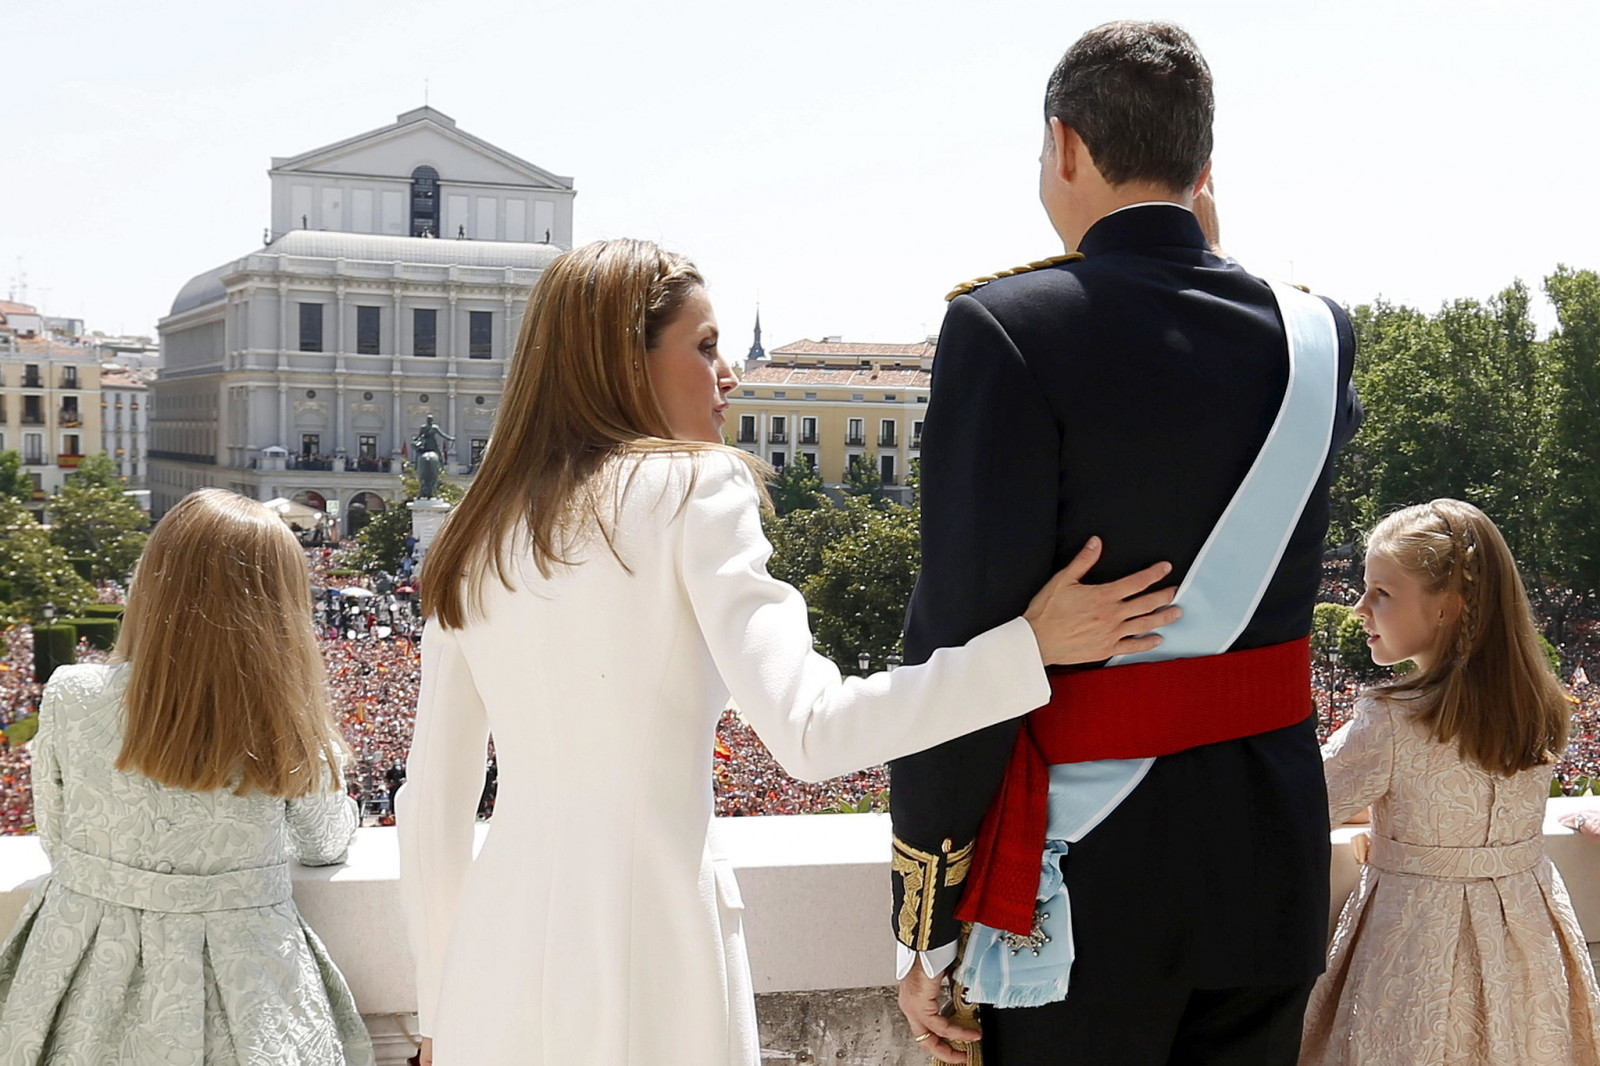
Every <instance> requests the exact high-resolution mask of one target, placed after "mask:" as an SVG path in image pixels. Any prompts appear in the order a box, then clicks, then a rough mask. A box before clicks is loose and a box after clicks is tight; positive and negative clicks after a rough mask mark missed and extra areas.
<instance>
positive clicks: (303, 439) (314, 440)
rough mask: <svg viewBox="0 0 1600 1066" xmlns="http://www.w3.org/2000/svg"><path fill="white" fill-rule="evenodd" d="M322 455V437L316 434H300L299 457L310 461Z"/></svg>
mask: <svg viewBox="0 0 1600 1066" xmlns="http://www.w3.org/2000/svg"><path fill="white" fill-rule="evenodd" d="M321 454H322V436H321V434H317V433H302V434H300V455H301V457H302V458H305V459H311V458H314V457H315V456H318V455H321Z"/></svg>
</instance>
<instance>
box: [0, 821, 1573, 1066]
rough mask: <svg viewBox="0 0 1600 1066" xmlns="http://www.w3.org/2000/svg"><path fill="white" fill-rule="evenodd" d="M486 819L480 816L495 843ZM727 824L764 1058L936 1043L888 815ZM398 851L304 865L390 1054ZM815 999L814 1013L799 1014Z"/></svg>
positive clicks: (918, 1060)
mask: <svg viewBox="0 0 1600 1066" xmlns="http://www.w3.org/2000/svg"><path fill="white" fill-rule="evenodd" d="M1594 805H1595V800H1594V799H1592V798H1588V799H1580V798H1577V797H1571V798H1568V797H1561V798H1557V799H1552V800H1550V802H1549V805H1548V807H1547V808H1546V814H1545V818H1546V820H1545V827H1544V832H1545V847H1546V849H1547V850H1548V852H1549V854H1550V857H1551V858H1552V859H1553V860H1554V861H1555V864H1556V866H1557V867H1558V868H1559V869H1560V871H1561V876H1562V879H1563V880H1565V881H1566V884H1567V888H1568V891H1569V892H1570V893H1571V896H1572V904H1573V908H1574V909H1575V910H1576V911H1577V916H1578V923H1579V925H1580V927H1581V928H1582V929H1583V930H1584V938H1585V940H1587V941H1589V943H1590V946H1591V952H1592V951H1593V950H1594V949H1595V947H1596V946H1600V945H1596V941H1600V847H1597V846H1596V844H1595V842H1594V841H1592V840H1587V839H1585V838H1583V837H1582V836H1580V835H1577V834H1574V833H1572V832H1571V831H1570V830H1567V829H1565V828H1562V827H1561V826H1560V825H1558V824H1557V823H1556V821H1555V818H1556V816H1557V815H1558V814H1560V813H1562V812H1564V811H1569V810H1575V809H1584V808H1587V807H1592V806H1594ZM1220 829H1221V827H1219V831H1220ZM486 830H487V826H486V825H479V827H478V834H479V835H478V840H479V843H480V844H481V842H482V839H483V834H484V833H485V831H486ZM1360 831H1361V830H1359V829H1356V828H1341V829H1336V830H1334V831H1333V833H1332V834H1331V839H1332V844H1333V863H1332V869H1331V879H1330V880H1331V884H1330V888H1331V889H1332V899H1331V901H1330V902H1331V908H1330V911H1329V922H1330V928H1331V925H1332V921H1333V919H1334V918H1336V917H1337V915H1338V911H1339V909H1340V907H1342V906H1343V904H1344V900H1345V899H1346V897H1348V896H1349V894H1350V893H1351V891H1353V890H1354V888H1355V886H1356V881H1357V879H1358V877H1359V876H1360V871H1361V867H1360V866H1358V865H1357V864H1356V861H1355V858H1354V856H1353V855H1352V854H1351V848H1350V840H1351V838H1352V837H1353V836H1355V835H1356V834H1357V833H1358V832H1360ZM712 833H713V835H714V840H715V846H716V847H717V848H718V850H719V851H720V852H721V853H722V854H724V855H726V856H727V858H728V859H729V861H730V862H731V863H732V865H733V867H734V870H735V874H736V876H737V878H738V883H739V891H740V895H741V896H742V898H743V902H744V911H743V912H742V921H743V927H744V933H745V941H746V947H747V948H748V950H749V954H750V972H751V978H752V981H753V983H754V986H755V991H756V1010H757V1014H758V1017H759V1021H760V1025H761V1030H762V1033H761V1046H762V1047H763V1048H764V1049H766V1051H767V1053H768V1057H767V1058H766V1059H764V1061H779V1062H836V1061H851V1062H873V1063H883V1064H885V1066H913V1064H915V1066H923V1064H925V1063H926V1062H927V1061H928V1059H927V1055H926V1053H921V1054H919V1051H920V1048H919V1047H918V1045H917V1044H915V1043H914V1042H913V1041H912V1040H911V1034H910V1032H909V1031H908V1030H907V1029H906V1026H905V1023H904V1021H902V1020H901V1019H900V1017H899V1014H898V1011H896V1010H895V1008H894V996H893V991H892V986H893V985H894V984H895V980H894V960H895V952H894V942H893V940H892V939H891V936H890V931H889V917H890V913H891V900H890V895H889V855H890V849H889V836H890V833H889V818H888V816H887V815H882V814H856V815H832V816H822V815H795V816H789V817H770V818H719V819H717V820H716V822H715V824H714V826H713V829H712ZM398 866H399V862H398V855H397V849H396V841H395V831H394V830H393V829H377V828H373V829H363V830H361V831H360V832H359V833H358V834H357V837H356V842H355V845H354V846H353V847H352V848H351V849H350V857H349V861H348V862H346V863H345V864H343V865H341V866H328V867H316V868H311V867H295V868H294V874H293V877H294V898H295V903H296V905H297V906H298V907H299V909H300V912H301V914H302V915H304V917H305V919H306V921H307V922H308V923H309V924H310V925H311V927H312V928H313V929H315V930H316V932H317V934H318V935H319V936H320V937H321V938H322V940H323V942H324V943H325V944H326V945H327V948H328V951H329V953H330V954H331V955H332V956H333V959H334V961H335V962H336V963H337V964H338V966H339V968H340V970H342V971H343V973H344V975H345V978H346V979H347V980H348V981H349V983H350V989H351V991H352V992H353V993H354V994H355V998H356V1003H357V1004H358V1005H359V1007H360V1009H361V1012H362V1015H363V1016H364V1017H365V1019H366V1021H367V1025H368V1028H369V1029H370V1030H371V1031H372V1033H373V1039H374V1044H375V1045H376V1050H377V1052H378V1062H379V1063H381V1064H383V1066H390V1064H394V1066H398V1064H399V1063H401V1062H403V1061H404V1060H405V1058H407V1057H409V1056H410V1055H411V1054H412V1051H413V1050H414V1049H413V1046H412V1044H411V1042H410V1041H409V1040H408V1039H407V1034H414V1033H415V1032H416V1023H415V1020H414V1018H413V1017H412V1015H413V1014H414V1013H415V1010H416V996H415V989H414V986H413V972H414V965H413V963H412V958H411V950H410V947H409V945H408V942H407V939H406V930H405V922H404V919H403V917H402V915H401V911H400V900H399V891H398V885H397V876H398ZM48 871H49V863H48V862H47V861H46V859H45V857H44V853H43V851H42V850H41V849H40V847H39V844H38V840H37V838H35V837H0V937H3V936H4V934H5V933H6V932H7V931H8V930H10V928H11V927H12V926H13V925H14V924H15V923H16V920H17V917H18V915H19V914H20V913H21V911H22V907H23V904H24V903H25V902H26V901H27V898H28V896H29V894H30V893H31V892H32V890H33V888H34V886H35V885H36V884H37V883H38V882H39V880H40V879H42V878H43V877H44V876H45V874H46V873H47V872H48ZM800 1012H804V1013H805V1014H807V1015H808V1016H809V1017H810V1019H811V1023H810V1024H809V1025H807V1026H799V1025H796V1024H794V1023H795V1017H794V1016H795V1015H796V1014H798V1013H800Z"/></svg>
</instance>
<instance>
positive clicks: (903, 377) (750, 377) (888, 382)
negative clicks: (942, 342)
mask: <svg viewBox="0 0 1600 1066" xmlns="http://www.w3.org/2000/svg"><path fill="white" fill-rule="evenodd" d="M932 383H933V374H932V372H930V371H927V370H852V369H849V368H846V367H831V368H819V367H792V366H761V367H756V368H754V369H753V370H749V371H746V372H745V375H744V377H743V378H741V379H740V384H742V385H832V386H835V387H853V388H868V389H915V388H923V389H925V388H928V387H929V386H930V385H931V384H932Z"/></svg>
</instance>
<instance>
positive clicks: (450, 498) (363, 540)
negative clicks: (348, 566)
mask: <svg viewBox="0 0 1600 1066" xmlns="http://www.w3.org/2000/svg"><path fill="white" fill-rule="evenodd" d="M400 482H401V485H403V486H404V489H405V501H404V502H403V503H394V502H392V501H391V502H390V503H389V505H388V506H387V507H385V508H384V509H383V510H381V511H378V512H377V513H376V514H374V515H373V516H372V517H371V518H370V519H369V520H368V521H367V524H366V525H365V526H363V527H362V529H361V532H360V533H358V534H356V551H355V555H354V558H353V561H354V563H355V565H356V566H358V567H360V568H361V569H362V570H366V571H369V572H371V571H376V570H386V571H394V570H397V569H399V567H400V560H401V558H402V557H404V555H405V553H406V537H408V536H409V535H410V534H411V512H410V511H408V510H406V507H405V505H406V504H407V503H410V502H411V501H412V500H414V499H416V498H417V495H418V494H419V493H420V492H421V491H422V485H421V484H420V483H419V482H418V481H417V474H416V471H415V470H414V469H412V466H411V464H410V463H406V464H405V465H404V466H403V467H402V472H401V479H400ZM466 494H467V490H466V489H463V488H462V487H461V486H460V485H457V484H455V483H454V482H452V481H449V480H448V479H446V478H443V477H441V478H439V498H440V499H441V500H444V501H445V502H446V503H449V504H452V505H454V504H457V503H460V502H461V497H463V496H465V495H466Z"/></svg>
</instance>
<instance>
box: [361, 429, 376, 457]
mask: <svg viewBox="0 0 1600 1066" xmlns="http://www.w3.org/2000/svg"><path fill="white" fill-rule="evenodd" d="M356 442H357V443H356V448H357V449H358V450H357V453H356V454H357V456H358V457H359V458H362V459H376V458H377V457H378V438H377V437H375V436H372V435H371V434H366V433H363V434H362V435H361V436H359V437H357V438H356Z"/></svg>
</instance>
